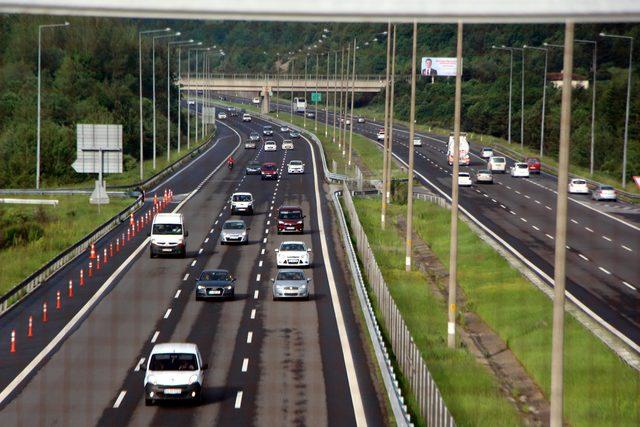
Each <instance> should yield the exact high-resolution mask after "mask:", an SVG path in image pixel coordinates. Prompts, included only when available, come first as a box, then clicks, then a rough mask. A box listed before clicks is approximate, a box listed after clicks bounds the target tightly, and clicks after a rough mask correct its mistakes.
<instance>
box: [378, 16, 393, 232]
mask: <svg viewBox="0 0 640 427" xmlns="http://www.w3.org/2000/svg"><path fill="white" fill-rule="evenodd" d="M390 59H391V21H389V22H388V23H387V64H386V65H387V66H386V69H385V73H386V78H385V89H384V140H383V149H382V192H381V194H382V197H380V199H381V200H382V208H381V210H380V225H381V227H382V229H383V230H384V229H385V227H386V214H387V195H386V194H385V191H386V189H387V180H388V179H389V177H388V176H387V162H388V161H389V158H388V157H389V156H388V153H387V149H388V146H389V87H390V86H391V85H390V84H389V61H390Z"/></svg>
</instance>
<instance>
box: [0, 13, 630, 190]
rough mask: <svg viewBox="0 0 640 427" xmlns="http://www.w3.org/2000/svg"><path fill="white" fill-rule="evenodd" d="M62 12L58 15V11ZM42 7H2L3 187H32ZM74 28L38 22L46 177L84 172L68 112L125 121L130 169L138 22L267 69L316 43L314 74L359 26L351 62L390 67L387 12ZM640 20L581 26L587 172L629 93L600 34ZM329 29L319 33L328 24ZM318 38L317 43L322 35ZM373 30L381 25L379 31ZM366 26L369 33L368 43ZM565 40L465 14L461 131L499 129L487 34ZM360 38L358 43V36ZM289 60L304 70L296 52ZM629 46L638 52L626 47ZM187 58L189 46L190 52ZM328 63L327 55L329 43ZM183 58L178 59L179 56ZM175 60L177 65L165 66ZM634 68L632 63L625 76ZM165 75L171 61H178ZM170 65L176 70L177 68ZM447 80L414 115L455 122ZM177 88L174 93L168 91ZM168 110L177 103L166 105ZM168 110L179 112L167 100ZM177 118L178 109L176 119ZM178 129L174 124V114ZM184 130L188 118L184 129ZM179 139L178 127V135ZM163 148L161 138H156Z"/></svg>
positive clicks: (552, 60) (449, 48)
mask: <svg viewBox="0 0 640 427" xmlns="http://www.w3.org/2000/svg"><path fill="white" fill-rule="evenodd" d="M63 20H64V19H62V21H63ZM58 21H61V19H57V18H56V19H54V20H53V21H52V18H45V17H37V18H34V17H18V16H4V17H2V18H0V35H1V37H0V53H1V57H0V77H1V78H0V187H13V186H33V182H34V173H35V172H34V171H35V132H36V116H35V114H36V88H37V86H36V72H37V65H36V64H37V63H36V61H37V47H38V45H37V35H38V27H37V26H38V24H42V23H49V22H58ZM70 21H71V26H70V27H67V28H64V29H49V30H45V31H43V56H42V58H43V61H42V69H43V74H42V75H43V79H42V88H43V90H42V94H43V97H42V119H43V122H42V168H43V170H42V173H43V180H44V182H45V183H46V184H48V185H52V184H65V183H70V182H76V181H80V180H85V179H86V176H83V175H78V174H76V173H75V172H73V170H72V169H71V167H70V165H71V163H72V162H73V160H74V158H75V124H76V123H121V124H123V126H124V131H125V132H124V133H125V153H126V154H127V156H126V167H128V168H131V167H135V159H137V157H138V155H137V147H138V145H137V144H138V133H137V132H138V110H137V109H138V71H137V70H138V61H137V54H138V46H137V45H138V30H140V29H150V28H162V27H164V26H166V25H170V26H171V27H172V28H175V29H178V30H180V31H182V33H183V38H194V39H196V40H201V41H203V45H204V46H211V45H214V44H215V45H216V46H218V47H219V48H222V49H224V51H225V56H216V57H215V58H213V57H212V60H211V64H212V67H213V69H214V71H220V72H226V73H231V72H239V73H251V72H274V71H275V64H276V60H277V58H278V57H280V58H281V60H282V62H284V63H285V64H287V65H288V66H290V65H291V62H287V61H288V59H289V58H290V56H291V55H290V54H289V52H292V51H293V52H298V50H299V49H305V48H306V47H308V46H312V45H313V44H314V43H315V44H317V45H318V46H319V47H318V48H317V49H313V50H311V51H308V52H309V53H310V56H309V62H308V68H309V70H310V71H311V72H315V57H316V52H318V53H320V54H321V61H320V72H321V73H324V71H325V70H326V62H325V61H326V54H324V55H322V53H324V52H326V51H327V50H328V49H329V50H332V49H336V48H340V47H342V46H344V45H345V44H346V43H348V42H349V41H352V39H353V38H354V37H357V39H358V44H359V45H360V49H359V50H358V58H357V62H356V68H357V73H360V74H383V73H384V69H385V48H386V46H385V41H386V39H385V37H384V36H381V35H379V33H381V32H382V31H385V30H386V25H385V24H329V23H325V24H322V23H313V24H312V23H270V22H215V21H210V22H200V21H172V22H165V21H162V22H160V21H135V20H116V19H93V18H72V19H70ZM639 28H640V27H638V26H630V25H626V26H625V25H610V26H606V25H605V26H602V25H598V26H596V25H578V26H577V28H576V38H578V39H587V40H597V41H598V84H597V87H598V95H597V108H596V111H597V123H596V125H597V129H596V131H597V132H596V170H600V171H605V172H608V173H610V174H611V175H612V176H614V177H616V178H619V176H620V171H621V165H622V141H623V131H624V108H625V100H626V87H627V80H626V79H627V74H626V66H627V61H628V43H626V42H624V41H619V40H612V39H603V38H600V37H598V33H599V32H601V31H606V32H610V33H615V34H626V35H630V36H635V37H637V36H640V30H639ZM324 29H327V30H328V31H324ZM323 34H324V35H325V36H326V37H325V38H324V39H323V40H324V42H323V43H322V44H319V43H317V42H318V40H319V39H320V38H321V36H322V35H323ZM376 35H377V36H376ZM374 37H377V39H378V41H377V42H374V41H373V39H374ZM545 41H546V42H549V43H557V44H562V41H563V34H562V27H561V26H558V25H500V26H498V25H468V26H466V27H465V34H464V75H463V129H464V130H465V131H469V132H478V133H486V134H491V135H494V136H498V137H503V138H506V135H507V107H508V103H507V102H508V89H509V88H508V85H509V54H508V52H504V51H498V50H493V49H491V45H503V44H504V45H508V46H515V47H521V46H522V45H523V44H528V45H531V46H542V44H543V42H545ZM365 43H367V44H365ZM410 48H411V26H410V25H401V26H399V27H398V53H397V55H398V60H397V64H398V65H397V71H398V83H397V86H396V95H397V98H396V108H397V109H396V116H397V117H399V118H400V119H404V120H406V119H407V117H408V111H409V85H408V77H409V70H410ZM165 49H166V40H165V41H164V42H161V43H158V44H157V52H156V55H157V65H156V67H157V68H156V72H157V75H156V77H157V88H159V89H158V93H157V97H158V101H157V105H158V109H157V112H158V126H157V129H158V133H157V135H158V139H159V140H162V141H164V140H165V138H166V135H165V132H166V122H165V107H164V106H165V105H166V98H165V96H166V94H165V89H164V88H166V80H164V79H165V78H166V77H165V76H166V68H165V67H166V56H165ZM150 50H151V39H150V38H147V39H146V41H145V42H144V43H143V57H144V71H143V75H144V76H145V79H144V96H145V102H144V108H145V139H146V141H147V143H146V144H145V150H148V151H146V157H147V158H148V156H149V155H150V152H151V151H150V150H151V144H150V143H148V141H150V140H151V129H152V127H151V101H150V99H149V98H150V97H151V52H150ZM454 53H455V27H454V26H452V25H426V24H425V25H420V26H419V41H418V56H423V55H425V56H427V55H428V56H453V55H454ZM297 55H298V59H297V60H296V61H295V70H294V71H295V72H302V71H303V69H302V68H303V67H302V64H303V62H304V61H303V60H302V56H301V55H302V54H301V53H298V54H297ZM635 56H637V55H635ZM185 57H186V55H185ZM330 58H331V64H330V65H331V68H330V69H331V70H333V55H331V57H330ZM591 59H592V48H591V45H587V44H578V45H576V58H575V72H576V73H577V74H580V75H584V76H586V77H589V79H591V77H590V76H591ZM520 61H521V57H520V53H519V52H518V53H516V54H515V56H514V75H513V77H514V83H513V91H514V92H513V123H512V137H513V140H514V142H517V143H519V142H520V138H521V137H520V114H521V112H520V94H521V92H520V78H521V73H520V70H521V62H520ZM561 62H562V52H561V49H557V48H550V50H549V71H550V72H559V71H560V70H561V68H562V65H561ZM184 66H185V63H184V62H183V68H184ZM543 66H544V55H543V53H542V52H538V51H526V54H525V111H524V117H525V132H524V141H525V144H527V145H528V146H531V147H534V148H535V147H538V145H539V141H540V133H539V132H540V110H541V99H542V79H543ZM173 69H174V70H175V65H174V68H173ZM637 72H638V67H634V77H633V79H634V80H636V79H637V78H640V76H638V74H637ZM173 74H174V73H173ZM174 75H175V74H174ZM453 83H454V82H453V79H452V78H439V79H437V80H436V83H435V84H433V85H432V84H430V82H427V81H425V80H424V79H419V81H418V87H417V91H418V92H417V114H416V115H417V120H418V121H419V122H421V123H429V124H432V125H437V126H440V127H444V128H450V127H451V123H452V119H453V92H454V86H453ZM637 88H638V85H635V83H634V84H633V91H632V105H631V120H630V123H631V126H630V141H629V163H628V169H627V170H628V175H629V177H630V176H631V175H634V174H635V175H637V174H640V141H639V140H640V138H639V132H640V129H639V120H638V119H639V118H640V90H639V89H637ZM547 94H548V99H547V116H546V132H545V151H547V152H549V153H555V152H557V144H558V136H559V117H560V109H559V104H560V91H558V90H555V89H552V88H551V85H549V86H548V92H547ZM172 96H173V95H172ZM383 98H384V97H383V96H380V95H378V96H371V95H362V96H358V97H357V101H356V103H357V105H366V104H372V105H381V104H382V100H383ZM573 107H574V108H573V131H572V136H573V140H572V150H571V155H572V161H573V162H574V163H576V164H579V165H582V166H588V160H589V144H590V135H591V133H590V132H591V90H590V89H589V90H576V91H575V92H574V97H573ZM174 108H175V105H174ZM172 117H173V118H175V117H176V111H173V112H172ZM183 124H184V121H183ZM174 129H175V126H174ZM183 132H184V128H183ZM174 139H175V135H174ZM158 150H159V153H160V155H161V154H162V153H163V150H164V144H159V145H158Z"/></svg>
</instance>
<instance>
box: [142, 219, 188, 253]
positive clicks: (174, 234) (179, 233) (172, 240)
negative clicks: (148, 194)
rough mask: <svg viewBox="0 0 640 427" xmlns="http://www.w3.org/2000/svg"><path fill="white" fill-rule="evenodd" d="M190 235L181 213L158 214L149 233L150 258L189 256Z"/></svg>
mask: <svg viewBox="0 0 640 427" xmlns="http://www.w3.org/2000/svg"><path fill="white" fill-rule="evenodd" d="M188 235H189V232H188V231H187V230H185V228H184V220H183V217H182V214H181V213H159V214H157V215H156V217H155V218H153V223H152V224H151V232H150V233H149V236H150V237H151V242H150V243H149V256H150V257H151V258H155V257H156V256H157V255H179V256H181V257H182V258H184V257H185V256H186V254H187V239H186V238H187V236H188Z"/></svg>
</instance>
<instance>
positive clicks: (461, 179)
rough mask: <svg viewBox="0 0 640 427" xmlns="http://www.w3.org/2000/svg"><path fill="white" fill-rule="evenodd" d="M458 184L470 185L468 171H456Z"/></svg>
mask: <svg viewBox="0 0 640 427" xmlns="http://www.w3.org/2000/svg"><path fill="white" fill-rule="evenodd" d="M458 185H459V186H460V187H470V186H471V175H470V174H469V172H458Z"/></svg>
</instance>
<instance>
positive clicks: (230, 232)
mask: <svg viewBox="0 0 640 427" xmlns="http://www.w3.org/2000/svg"><path fill="white" fill-rule="evenodd" d="M248 231H249V228H248V227H247V224H245V222H244V221H243V220H241V219H230V220H228V221H225V222H224V224H222V230H221V231H220V243H221V244H223V245H226V244H227V243H242V244H244V245H246V244H247V243H249V235H248Z"/></svg>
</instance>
